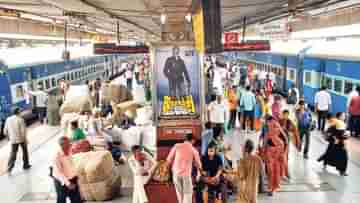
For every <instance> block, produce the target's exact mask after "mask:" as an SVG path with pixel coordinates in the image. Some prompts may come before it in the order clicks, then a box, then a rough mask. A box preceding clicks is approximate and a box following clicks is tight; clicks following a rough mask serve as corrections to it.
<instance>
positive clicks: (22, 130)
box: [4, 108, 31, 174]
mask: <svg viewBox="0 0 360 203" xmlns="http://www.w3.org/2000/svg"><path fill="white" fill-rule="evenodd" d="M4 134H5V135H7V136H8V137H9V140H10V143H11V152H10V158H9V162H8V172H9V174H11V171H12V169H13V168H14V166H15V161H16V155H17V152H18V149H19V146H21V149H22V152H23V161H24V163H23V164H24V165H23V168H24V170H27V169H29V168H31V165H30V163H29V153H28V148H27V144H28V141H27V137H26V125H25V121H24V119H23V118H22V117H21V116H20V109H19V108H15V109H14V111H13V115H12V116H10V117H8V118H7V119H6V122H5V127H4Z"/></svg>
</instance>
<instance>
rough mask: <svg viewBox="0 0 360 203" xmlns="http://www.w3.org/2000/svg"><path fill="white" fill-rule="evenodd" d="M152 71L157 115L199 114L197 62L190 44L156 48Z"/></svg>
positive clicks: (175, 116)
mask: <svg viewBox="0 0 360 203" xmlns="http://www.w3.org/2000/svg"><path fill="white" fill-rule="evenodd" d="M154 73H155V88H156V104H157V111H158V115H159V116H160V118H161V117H163V118H164V117H165V118H178V117H183V116H190V117H196V116H198V115H200V61H199V55H198V54H197V52H196V51H195V48H194V47H190V46H164V47H159V48H156V50H155V67H154Z"/></svg>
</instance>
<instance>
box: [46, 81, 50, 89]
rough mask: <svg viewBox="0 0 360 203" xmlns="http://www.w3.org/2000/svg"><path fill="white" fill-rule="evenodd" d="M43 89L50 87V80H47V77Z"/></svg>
mask: <svg viewBox="0 0 360 203" xmlns="http://www.w3.org/2000/svg"><path fill="white" fill-rule="evenodd" d="M45 89H50V81H49V79H46V80H45Z"/></svg>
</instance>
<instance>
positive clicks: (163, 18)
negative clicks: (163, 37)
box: [160, 13, 166, 25]
mask: <svg viewBox="0 0 360 203" xmlns="http://www.w3.org/2000/svg"><path fill="white" fill-rule="evenodd" d="M160 22H161V24H163V25H164V24H165V22H166V14H164V13H163V14H161V16H160Z"/></svg>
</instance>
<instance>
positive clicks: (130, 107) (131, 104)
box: [116, 101, 141, 117]
mask: <svg viewBox="0 0 360 203" xmlns="http://www.w3.org/2000/svg"><path fill="white" fill-rule="evenodd" d="M140 107H141V105H139V104H137V103H136V102H135V101H126V102H122V103H120V104H117V105H116V109H117V112H118V113H125V112H131V113H132V115H133V116H134V117H135V116H136V110H137V109H138V108H140Z"/></svg>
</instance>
